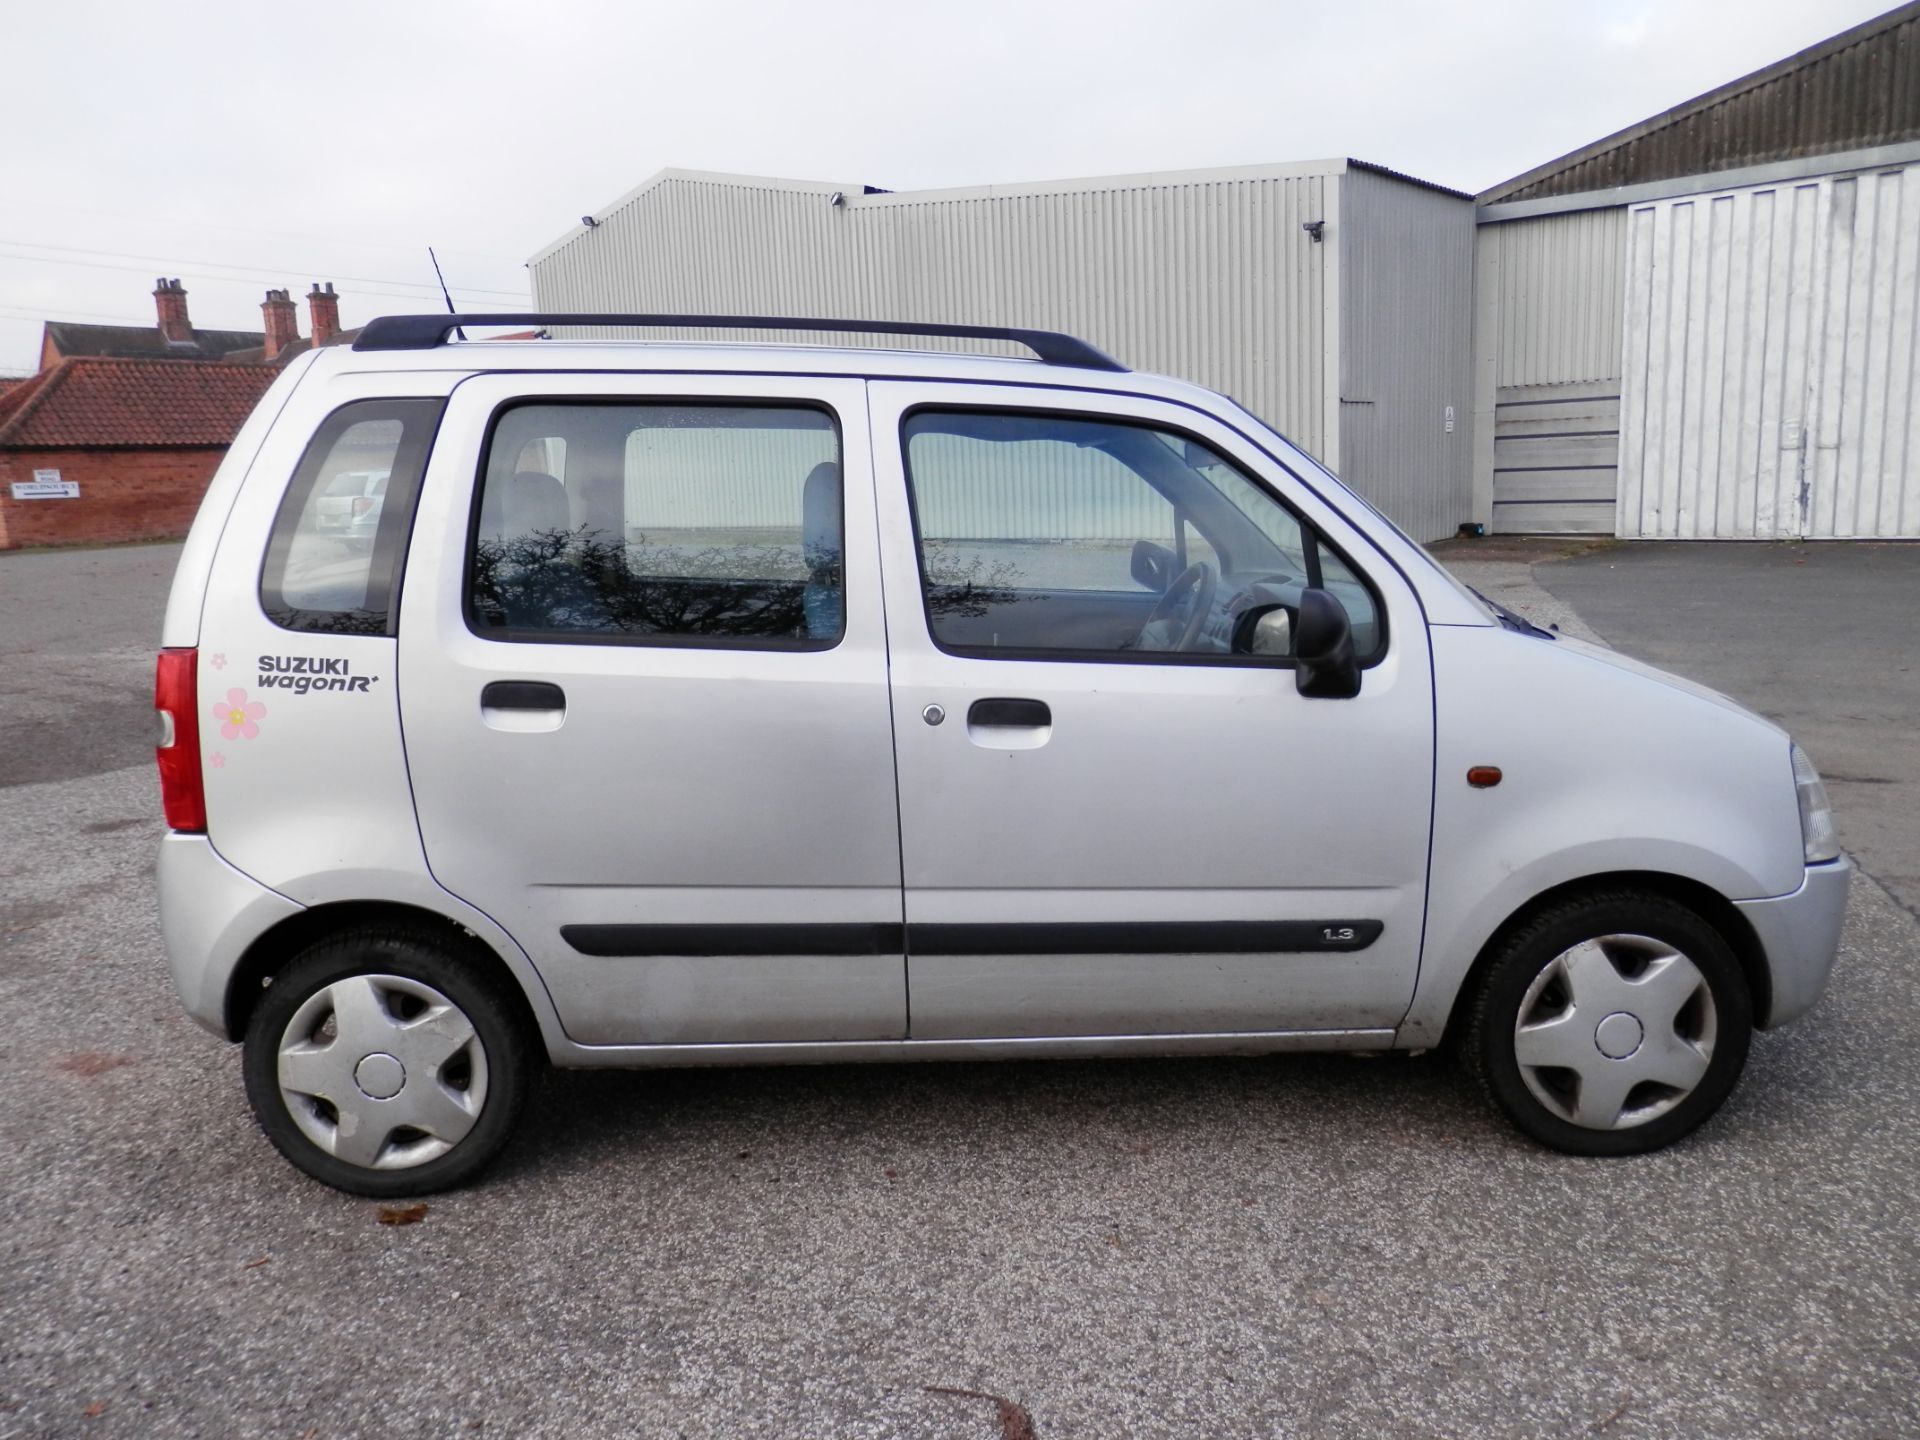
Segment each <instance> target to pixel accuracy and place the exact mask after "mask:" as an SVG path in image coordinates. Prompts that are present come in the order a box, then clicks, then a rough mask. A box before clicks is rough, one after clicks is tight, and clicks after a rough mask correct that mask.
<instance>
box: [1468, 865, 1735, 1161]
mask: <svg viewBox="0 0 1920 1440" xmlns="http://www.w3.org/2000/svg"><path fill="white" fill-rule="evenodd" d="M1752 1031H1753V1001H1752V997H1751V995H1750V993H1749V991H1748V987H1747V982H1746V977H1745V976H1744V975H1743V974H1742V973H1741V970H1740V963H1739V961H1738V960H1737V959H1735V957H1734V955H1733V952H1732V951H1731V950H1730V949H1729V948H1728V946H1727V943H1726V941H1725V940H1724V939H1722V938H1721V936H1720V934H1719V932H1718V931H1716V930H1715V929H1714V928H1713V927H1712V926H1711V925H1709V924H1708V923H1707V922H1706V921H1704V920H1703V919H1701V918H1700V916H1698V915H1697V914H1695V913H1694V912H1693V911H1691V910H1689V909H1687V908H1686V907H1684V906H1682V905H1680V904H1678V903H1676V902H1675V901H1672V900H1669V899H1667V898H1666V897H1664V896H1659V895H1650V894H1639V893H1635V892H1630V891H1622V892H1613V893H1607V894H1600V895H1591V896H1585V897H1582V898H1579V899H1576V900H1572V901H1568V902H1566V903H1563V904H1560V905H1556V906H1552V907H1550V908H1548V909H1546V910H1544V911H1542V912H1541V913H1540V914H1538V915H1536V916H1534V917H1533V918H1532V919H1531V920H1529V921H1528V922H1527V923H1525V924H1524V925H1522V926H1521V927H1520V929H1519V930H1518V931H1516V932H1515V933H1514V934H1513V935H1512V936H1510V937H1509V938H1508V940H1507V941H1506V943H1505V944H1504V946H1503V947H1502V950H1501V952H1500V954H1499V957H1498V958H1497V959H1496V960H1495V961H1494V962H1493V964H1492V966H1491V967H1490V968H1489V969H1488V970H1487V972H1486V975H1485V978H1484V980H1483V981H1482V983H1481V987H1480V991H1479V994H1478V996H1477V997H1476V999H1475V1003H1474V1007H1473V1011H1472V1018H1471V1023H1470V1028H1469V1030H1468V1034H1467V1040H1466V1047H1465V1053H1466V1059H1467V1063H1468V1065H1469V1067H1470V1068H1471V1069H1472V1070H1473V1072H1474V1073H1475V1074H1476V1076H1477V1077H1478V1078H1479V1080H1480V1083H1481V1085H1482V1086H1483V1087H1484V1088H1485V1090H1486V1092H1487V1094H1488V1096H1489V1097H1490V1098H1491V1099H1492V1100H1493V1102H1494V1104H1495V1105H1497V1106H1498V1107H1499V1108H1500V1109H1501V1110H1502V1111H1504V1112H1505V1113H1506V1115H1507V1116H1508V1118H1509V1119H1511V1120H1512V1121H1513V1123H1514V1124H1515V1125H1517V1126H1518V1127H1519V1128H1520V1129H1521V1130H1522V1131H1524V1132H1525V1133H1526V1134H1528V1135H1530V1136H1532V1137H1533V1138H1534V1139H1536V1140H1539V1141H1541V1142H1542V1143H1544V1144H1547V1145H1550V1146H1552V1147H1553V1148H1554V1149H1556V1150H1564V1151H1567V1152H1569V1153H1571V1154H1576V1155H1638V1154H1644V1153H1645V1152H1647V1151H1649V1150H1657V1149H1659V1148H1661V1147H1662V1146H1664V1145H1670V1144H1672V1143H1673V1142H1674V1141H1675V1140H1678V1139H1679V1138H1680V1137H1681V1136H1683V1135H1685V1134H1687V1133H1688V1132H1690V1131H1692V1130H1693V1129H1695V1128H1696V1127H1697V1126H1699V1125H1700V1124H1701V1123H1702V1122H1704V1121H1705V1120H1706V1119H1707V1118H1708V1117H1709V1116H1710V1115H1712V1114H1713V1113H1714V1111H1716V1110H1718V1109H1719V1108H1720V1105H1721V1103H1722V1102H1723V1101H1725V1100H1726V1098H1727V1096H1728V1095H1729V1094H1730V1093H1732V1090H1733V1087H1734V1084H1735V1082H1737V1081H1738V1080H1739V1078H1740V1072H1741V1070H1742V1069H1743V1068H1744V1066H1745V1065H1746V1059H1747V1047H1748V1042H1749V1041H1750V1039H1751V1038H1752Z"/></svg>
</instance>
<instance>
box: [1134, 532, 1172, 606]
mask: <svg viewBox="0 0 1920 1440" xmlns="http://www.w3.org/2000/svg"><path fill="white" fill-rule="evenodd" d="M1173 565H1174V557H1173V551H1171V550H1169V549H1168V548H1167V547H1166V546H1164V545H1156V544H1154V543H1153V541H1151V540H1136V541H1134V542H1133V578H1134V582H1135V583H1136V584H1139V585H1144V586H1145V587H1146V588H1147V589H1149V590H1151V591H1153V593H1154V594H1156V595H1164V594H1166V593H1167V586H1169V585H1171V584H1172V583H1173Z"/></svg>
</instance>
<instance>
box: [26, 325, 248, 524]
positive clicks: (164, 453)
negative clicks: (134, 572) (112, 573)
mask: <svg viewBox="0 0 1920 1440" xmlns="http://www.w3.org/2000/svg"><path fill="white" fill-rule="evenodd" d="M277 373H278V372H277V370H276V369H275V368H274V367H272V366H267V365H223V364H217V363H209V362H207V361H184V362H183V361H178V360H159V359H148V360H132V359H122V358H114V357H101V356H86V357H80V358H74V359H66V360H62V361H60V362H59V363H58V364H56V365H55V366H54V367H53V368H52V369H51V370H46V371H42V372H41V373H40V374H38V375H35V376H32V377H31V378H29V379H27V380H25V381H23V382H21V383H19V384H16V385H14V386H11V387H10V388H8V389H7V390H5V391H4V392H0V549H12V548H15V547H18V546H21V545H59V544H75V543H89V544H104V543H112V542H116V541H125V540H148V539H160V538H165V537H169V536H176V535H184V534H185V533H186V531H187V527H188V525H189V524H191V523H192V520H193V515H194V511H195V510H197V509H198V508H199V505H200V497H201V495H203V494H204V493H205V492H206V488H207V482H208V481H209V480H211V479H212V478H213V472H214V469H215V468H216V467H217V466H218V465H219V464H220V457H221V456H223V455H225V454H226V452H227V446H228V445H229V444H231V443H232V441H233V437H234V435H235V434H236V433H237V432H238V431H239V429H240V426H241V423H242V422H243V421H245V419H246V418H247V415H248V414H249V413H250V412H251V411H252V409H253V407H254V404H255V402H257V401H258V400H259V398H260V396H261V394H262V393H263V392H264V391H265V390H266V388H267V386H269V385H271V384H272V383H273V380H274V377H275V375H276V374H277Z"/></svg>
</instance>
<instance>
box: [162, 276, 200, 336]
mask: <svg viewBox="0 0 1920 1440" xmlns="http://www.w3.org/2000/svg"><path fill="white" fill-rule="evenodd" d="M153 308H154V309H155V310H157V311H159V312H160V333H161V335H162V336H164V337H165V338H166V340H167V342H168V343H169V344H172V345H191V344H192V343H193V321H191V320H189V319H188V318H187V289H186V286H184V285H182V284H181V283H180V282H179V281H178V280H169V279H167V278H166V277H165V276H162V277H161V278H160V279H158V280H156V281H154V282H153Z"/></svg>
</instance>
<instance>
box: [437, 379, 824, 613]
mask: <svg viewBox="0 0 1920 1440" xmlns="http://www.w3.org/2000/svg"><path fill="white" fill-rule="evenodd" d="M843 529H844V522H843V520H842V506H841V493H840V436H839V431H838V429H837V428H836V426H835V424H834V421H833V417H832V416H830V415H829V414H828V413H827V412H826V411H824V410H820V409H816V408H814V407H811V406H801V405H754V404H736V405H694V404H681V403H675V402H665V403H653V404H627V403H591V402H576V403H563V404H526V405H516V406H513V407H511V408H509V409H507V410H505V411H503V412H501V414H500V415H499V417H498V418H497V419H496V420H495V422H494V429H493V435H492V437H491V439H490V441H489V442H488V446H487V456H486V463H485V469H484V472H483V475H482V479H481V487H480V496H479V504H478V506H477V508H476V513H475V516H474V529H473V541H472V553H471V556H470V558H469V562H468V571H467V574H468V623H469V625H470V626H471V627H472V628H473V630H474V631H475V633H477V634H480V635H483V636H486V637H487V638H489V639H495V640H520V641H548V642H551V641H575V642H587V643H593V642H599V643H620V642H625V643H629V644H648V645H691V646H707V647H717V648H727V647H738V648H753V649H780V650H821V649H826V648H828V647H830V646H832V645H834V644H836V643H837V642H838V641H839V639H840V636H841V633H842V631H843V630H844V628H845V608H846V607H845V597H844V594H843V589H842V579H841V555H842V550H843Z"/></svg>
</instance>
